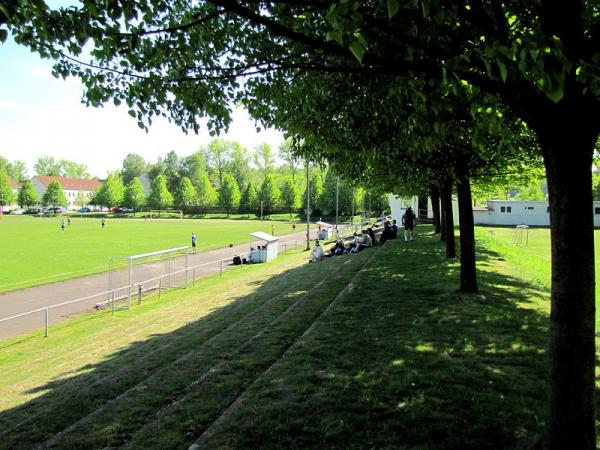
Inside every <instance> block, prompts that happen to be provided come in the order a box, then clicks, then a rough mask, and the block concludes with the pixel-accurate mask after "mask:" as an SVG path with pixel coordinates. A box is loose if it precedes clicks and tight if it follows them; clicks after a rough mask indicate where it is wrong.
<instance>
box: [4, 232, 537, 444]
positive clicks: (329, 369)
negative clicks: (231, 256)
mask: <svg viewBox="0 0 600 450" xmlns="http://www.w3.org/2000/svg"><path fill="white" fill-rule="evenodd" d="M424 228H425V227H420V231H421V232H422V231H423V229H424ZM495 231H496V233H495V235H493V236H492V235H490V234H489V233H488V231H487V229H484V228H478V230H477V235H478V243H479V246H478V268H479V276H480V286H481V292H480V293H479V294H476V295H464V294H460V293H457V292H456V287H457V286H458V269H459V266H458V264H457V263H456V262H455V261H448V260H446V259H445V257H444V251H443V247H442V246H441V245H440V243H439V241H438V238H437V237H434V236H431V235H428V236H420V237H419V238H418V240H417V241H415V242H414V243H410V244H408V245H406V244H404V243H403V242H401V241H398V240H396V241H390V242H389V243H387V244H386V245H385V246H384V247H382V248H375V249H372V250H367V251H364V252H362V253H360V254H358V255H347V256H341V257H336V258H332V259H330V260H326V261H324V262H322V263H318V264H306V263H305V261H306V258H307V254H306V253H304V252H296V251H295V252H289V253H288V254H287V255H281V257H280V258H278V260H277V262H276V263H271V264H261V265H253V266H243V267H237V268H233V269H232V270H230V271H226V272H225V273H224V274H223V279H219V278H211V279H206V280H204V281H203V282H201V283H200V284H199V285H197V286H196V287H194V288H190V289H188V290H184V291H171V292H169V293H167V294H166V295H163V296H162V298H161V299H160V300H158V299H157V298H156V297H155V296H153V297H149V298H147V299H146V300H145V301H144V302H143V303H142V305H140V306H138V305H134V307H133V309H132V310H130V311H121V312H118V313H117V314H115V315H114V316H112V315H110V314H109V313H106V312H97V313H94V314H89V315H83V316H79V317H77V318H75V319H74V320H72V321H70V322H67V323H64V324H61V325H58V326H56V327H54V328H52V329H51V332H50V337H49V338H48V339H43V338H42V337H41V333H35V334H31V335H28V336H22V337H20V338H14V339H10V340H6V341H2V342H0V448H2V449H3V448H6V449H20V448H23V449H25V448H36V447H43V448H48V447H52V448H86V449H93V448H98V449H100V448H115V447H119V448H121V447H122V448H149V449H154V448H156V449H158V448H161V449H162V448H187V447H188V446H190V445H192V444H197V445H198V446H199V448H240V449H242V448H244V449H245V448H257V447H261V448H272V449H275V448H349V449H351V448H422V449H441V448H455V449H498V448H531V447H532V445H533V444H534V443H535V442H536V440H537V439H538V438H539V436H540V433H541V432H542V429H543V421H544V414H545V411H544V408H545V403H546V397H547V385H546V379H547V369H548V360H547V343H548V311H549V302H548V295H549V294H548V287H547V280H546V278H547V277H546V275H545V273H548V269H547V268H544V266H545V265H547V264H545V263H544V262H543V261H544V255H546V257H547V255H548V249H547V248H544V245H543V240H544V239H545V238H544V234H543V230H539V232H540V234H539V241H540V243H539V245H538V243H537V242H536V239H535V236H534V233H532V235H530V245H529V246H528V247H515V246H514V245H512V244H511V243H510V240H511V237H512V236H511V235H510V231H512V230H508V231H507V232H506V233H505V232H504V231H502V230H499V229H496V230H495ZM531 239H534V242H532V240H531Z"/></svg>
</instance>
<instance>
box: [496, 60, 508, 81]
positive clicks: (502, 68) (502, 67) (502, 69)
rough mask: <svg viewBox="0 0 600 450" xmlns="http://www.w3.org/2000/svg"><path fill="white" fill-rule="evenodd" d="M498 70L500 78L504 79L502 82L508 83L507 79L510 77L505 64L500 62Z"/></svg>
mask: <svg viewBox="0 0 600 450" xmlns="http://www.w3.org/2000/svg"><path fill="white" fill-rule="evenodd" d="M498 69H500V77H501V78H502V81H504V82H506V77H507V76H508V71H507V70H506V64H504V63H503V62H502V61H498Z"/></svg>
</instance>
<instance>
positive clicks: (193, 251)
mask: <svg viewBox="0 0 600 450" xmlns="http://www.w3.org/2000/svg"><path fill="white" fill-rule="evenodd" d="M197 239H198V238H197V236H196V233H192V253H196V241H197Z"/></svg>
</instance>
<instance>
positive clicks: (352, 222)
mask: <svg viewBox="0 0 600 450" xmlns="http://www.w3.org/2000/svg"><path fill="white" fill-rule="evenodd" d="M350 223H351V224H352V229H353V230H354V188H352V218H351V219H350Z"/></svg>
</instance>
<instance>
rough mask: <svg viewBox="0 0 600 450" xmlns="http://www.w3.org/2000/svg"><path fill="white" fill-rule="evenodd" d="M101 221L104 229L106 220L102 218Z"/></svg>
mask: <svg viewBox="0 0 600 450" xmlns="http://www.w3.org/2000/svg"><path fill="white" fill-rule="evenodd" d="M100 223H101V224H102V228H103V229H104V225H106V220H104V219H102V220H101V221H100Z"/></svg>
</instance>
